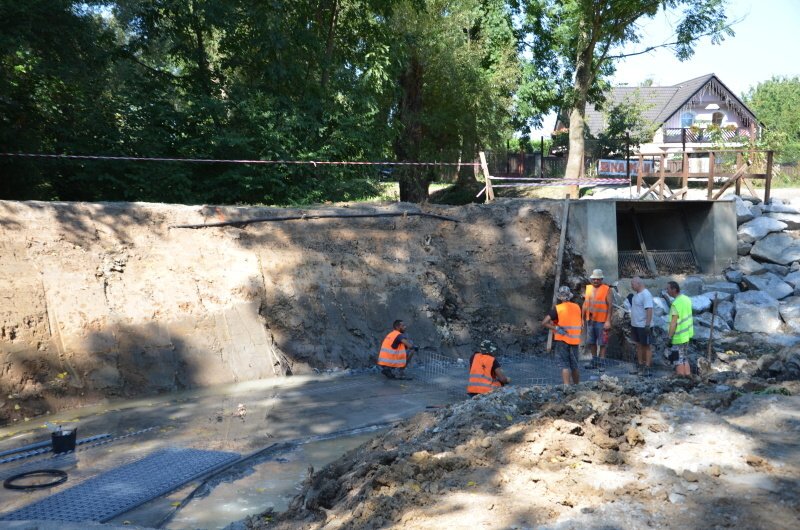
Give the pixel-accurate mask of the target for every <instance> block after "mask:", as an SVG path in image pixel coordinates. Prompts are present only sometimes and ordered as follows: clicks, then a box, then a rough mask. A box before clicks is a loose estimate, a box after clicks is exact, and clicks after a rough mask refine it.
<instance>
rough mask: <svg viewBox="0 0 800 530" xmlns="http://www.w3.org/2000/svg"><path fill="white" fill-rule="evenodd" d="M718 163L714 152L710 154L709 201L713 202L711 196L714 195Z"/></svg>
mask: <svg viewBox="0 0 800 530" xmlns="http://www.w3.org/2000/svg"><path fill="white" fill-rule="evenodd" d="M715 163H716V161H715V160H714V151H711V152H710V153H708V200H709V201H710V200H711V196H712V195H713V194H714V164H715Z"/></svg>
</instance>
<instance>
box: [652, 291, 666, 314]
mask: <svg viewBox="0 0 800 530" xmlns="http://www.w3.org/2000/svg"><path fill="white" fill-rule="evenodd" d="M653 314H654V315H655V316H664V315H668V314H669V304H667V301H666V300H664V299H663V298H661V297H660V296H654V297H653Z"/></svg>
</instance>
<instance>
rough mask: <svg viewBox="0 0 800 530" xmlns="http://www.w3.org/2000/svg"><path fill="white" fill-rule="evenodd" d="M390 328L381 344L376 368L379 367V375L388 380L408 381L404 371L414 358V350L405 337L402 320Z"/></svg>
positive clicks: (404, 326) (395, 322)
mask: <svg viewBox="0 0 800 530" xmlns="http://www.w3.org/2000/svg"><path fill="white" fill-rule="evenodd" d="M392 328H393V329H392V331H390V332H389V334H388V335H386V338H384V339H383V342H382V343H381V349H380V351H379V352H378V366H380V367H381V373H382V374H383V375H385V376H386V377H387V378H389V379H409V378H408V377H407V376H406V375H405V370H406V366H408V364H409V363H410V362H411V359H412V358H413V357H414V351H415V350H416V348H415V347H414V344H413V343H412V342H411V340H410V339H409V338H408V336H407V335H406V325H405V323H404V322H403V321H402V320H395V321H394V323H393V324H392ZM395 370H397V374H395Z"/></svg>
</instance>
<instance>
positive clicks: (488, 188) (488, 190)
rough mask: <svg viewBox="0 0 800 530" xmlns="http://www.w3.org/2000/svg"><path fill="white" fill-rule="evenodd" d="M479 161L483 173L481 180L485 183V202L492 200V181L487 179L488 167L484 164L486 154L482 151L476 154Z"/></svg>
mask: <svg viewBox="0 0 800 530" xmlns="http://www.w3.org/2000/svg"><path fill="white" fill-rule="evenodd" d="M478 156H480V159H481V171H483V179H484V181H485V182H486V202H489V201H493V200H494V190H493V189H492V179H491V178H490V177H489V165H488V164H487V163H486V153H484V152H483V151H481V152H479V153H478Z"/></svg>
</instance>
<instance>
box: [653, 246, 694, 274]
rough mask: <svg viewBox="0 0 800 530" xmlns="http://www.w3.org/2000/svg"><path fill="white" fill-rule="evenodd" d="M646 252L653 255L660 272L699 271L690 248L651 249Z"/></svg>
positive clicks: (682, 272) (680, 272)
mask: <svg viewBox="0 0 800 530" xmlns="http://www.w3.org/2000/svg"><path fill="white" fill-rule="evenodd" d="M648 253H649V254H650V255H651V256H653V261H655V263H656V269H657V270H658V272H659V273H660V274H686V273H694V272H699V270H698V267H697V261H696V260H695V259H694V253H693V252H692V251H691V250H653V251H648Z"/></svg>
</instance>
